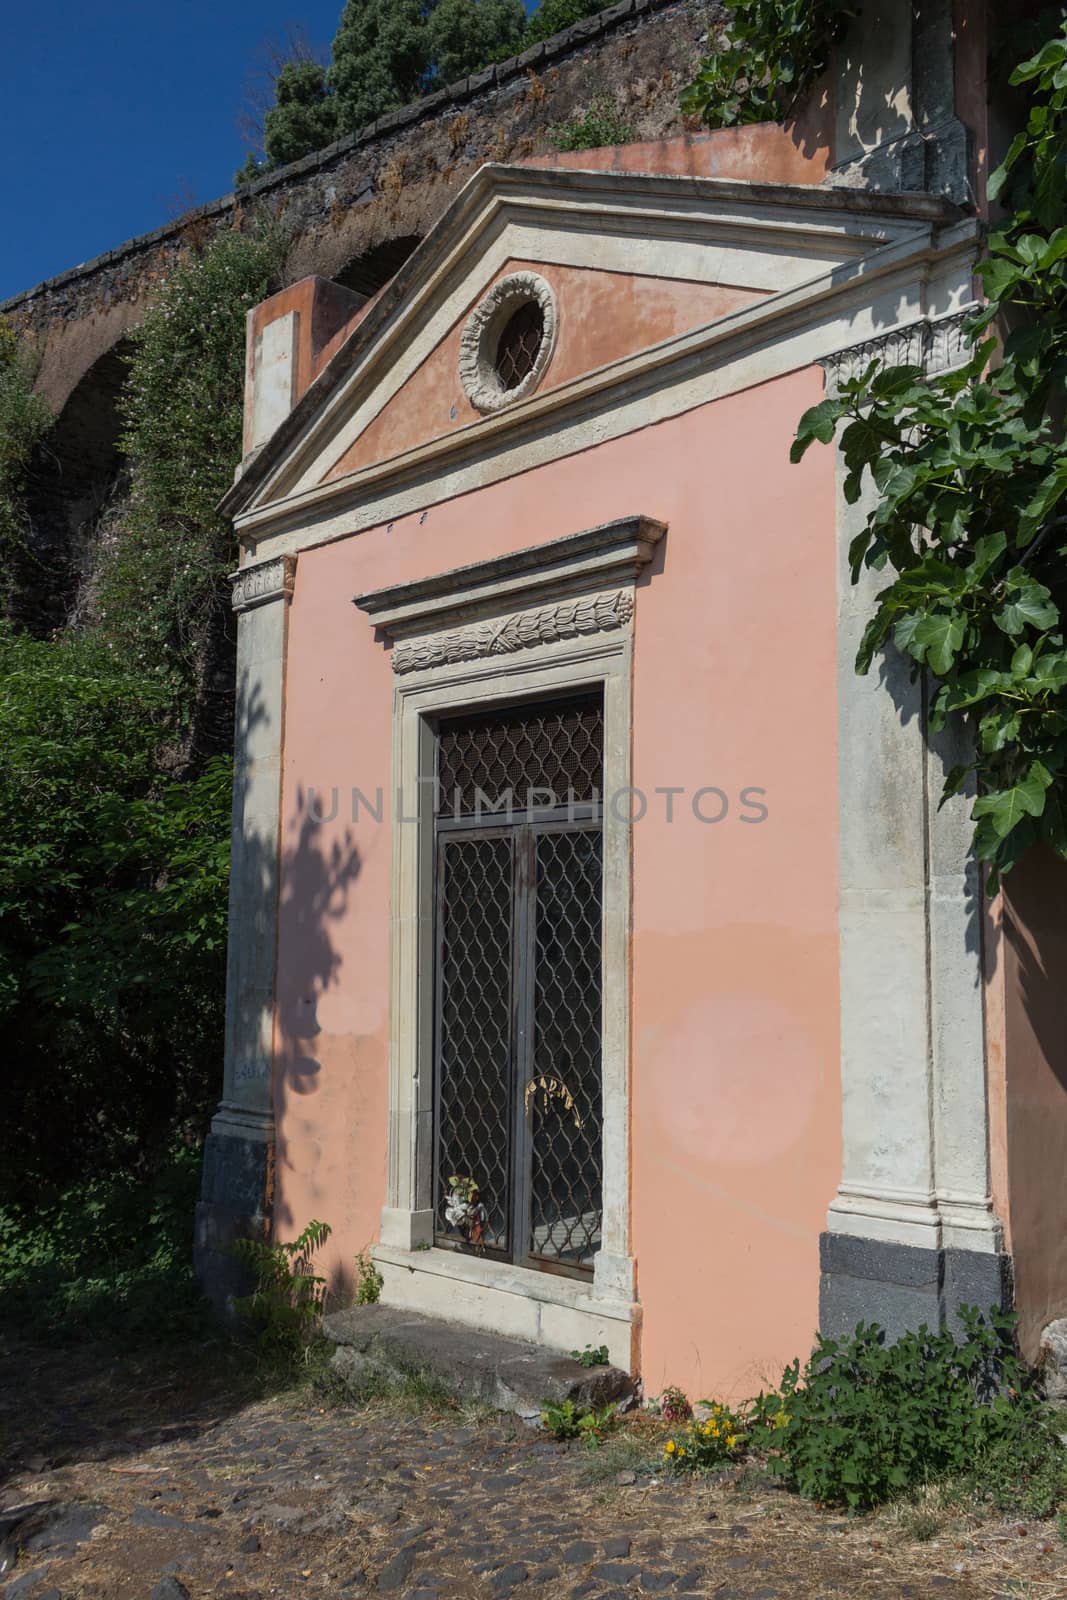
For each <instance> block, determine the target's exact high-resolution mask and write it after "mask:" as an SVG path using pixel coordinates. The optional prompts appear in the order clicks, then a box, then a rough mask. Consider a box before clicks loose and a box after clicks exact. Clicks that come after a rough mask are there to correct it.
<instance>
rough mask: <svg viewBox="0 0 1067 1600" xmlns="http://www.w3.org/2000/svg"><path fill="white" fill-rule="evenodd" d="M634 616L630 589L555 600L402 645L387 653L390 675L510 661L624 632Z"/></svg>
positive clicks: (407, 641) (408, 641)
mask: <svg viewBox="0 0 1067 1600" xmlns="http://www.w3.org/2000/svg"><path fill="white" fill-rule="evenodd" d="M633 614H634V597H633V591H632V589H616V590H614V591H613V592H611V593H608V594H596V595H586V596H585V597H584V598H582V599H578V600H559V601H557V602H556V603H555V604H554V605H547V606H540V607H538V608H537V609H535V610H532V611H515V612H513V613H512V614H511V615H510V616H507V617H502V618H500V619H499V620H496V621H493V622H479V623H475V624H473V625H472V626H471V627H469V628H458V629H456V630H454V631H453V632H451V633H439V634H431V635H429V636H428V637H424V638H421V639H411V640H404V641H401V642H400V643H399V644H397V645H396V646H395V647H394V649H393V656H392V661H393V671H394V672H417V671H419V670H420V669H422V668H424V667H440V666H445V665H446V664H447V663H449V662H453V661H475V660H477V659H478V658H479V657H482V656H500V655H514V654H515V652H516V651H519V650H528V649H531V648H532V647H533V646H535V645H539V644H554V643H555V642H556V640H557V639H573V638H575V637H577V636H578V635H580V634H590V633H610V632H611V631H613V630H614V629H616V628H624V627H626V626H627V624H628V623H629V622H630V621H631V620H632V618H633Z"/></svg>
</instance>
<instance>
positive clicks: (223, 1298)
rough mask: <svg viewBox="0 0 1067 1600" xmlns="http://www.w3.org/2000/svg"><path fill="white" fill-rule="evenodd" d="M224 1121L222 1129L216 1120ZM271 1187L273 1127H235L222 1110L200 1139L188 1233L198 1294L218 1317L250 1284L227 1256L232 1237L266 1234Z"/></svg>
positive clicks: (229, 1309)
mask: <svg viewBox="0 0 1067 1600" xmlns="http://www.w3.org/2000/svg"><path fill="white" fill-rule="evenodd" d="M219 1122H223V1123H224V1124H226V1127H225V1131H223V1130H222V1129H220V1128H218V1126H217V1124H218V1123H219ZM273 1189H274V1139H273V1129H272V1128H271V1127H269V1126H268V1125H266V1124H264V1125H262V1126H259V1127H256V1128H251V1127H250V1128H248V1129H247V1130H245V1131H239V1130H238V1129H236V1128H235V1127H234V1126H233V1124H232V1122H231V1120H230V1119H229V1118H228V1117H227V1116H226V1115H225V1113H224V1112H223V1113H222V1114H220V1116H219V1117H216V1119H215V1123H213V1124H212V1129H211V1132H210V1133H209V1134H208V1136H207V1139H206V1140H205V1142H204V1172H203V1178H202V1180H201V1188H200V1202H199V1204H198V1206H197V1208H196V1223H195V1231H194V1236H193V1270H194V1272H195V1274H196V1280H197V1283H198V1284H199V1285H200V1290H201V1293H202V1294H203V1295H204V1296H205V1298H206V1299H207V1300H209V1301H210V1302H211V1304H212V1306H213V1307H214V1308H215V1310H216V1311H217V1312H218V1313H219V1315H220V1316H223V1317H227V1318H228V1317H231V1316H232V1315H233V1301H234V1299H235V1297H236V1296H239V1295H242V1294H247V1293H249V1291H250V1290H251V1288H252V1285H251V1283H250V1282H249V1275H248V1272H247V1270H246V1269H245V1268H244V1267H242V1265H241V1263H240V1262H239V1261H237V1260H236V1259H235V1258H234V1257H233V1256H232V1255H231V1254H230V1247H231V1246H232V1245H233V1243H234V1241H235V1240H236V1239H242V1238H254V1237H256V1236H259V1237H261V1238H263V1237H266V1235H267V1234H268V1232H269V1230H270V1218H271V1199H272V1194H273Z"/></svg>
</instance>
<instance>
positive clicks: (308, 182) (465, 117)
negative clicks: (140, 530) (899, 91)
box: [0, 0, 720, 414]
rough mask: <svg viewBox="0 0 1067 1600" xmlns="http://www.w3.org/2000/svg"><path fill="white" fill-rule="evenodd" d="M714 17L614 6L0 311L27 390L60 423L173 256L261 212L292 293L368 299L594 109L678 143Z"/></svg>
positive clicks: (626, 0)
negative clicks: (491, 176)
mask: <svg viewBox="0 0 1067 1600" xmlns="http://www.w3.org/2000/svg"><path fill="white" fill-rule="evenodd" d="M719 11H720V8H719V7H718V6H717V5H714V4H712V5H703V4H699V3H696V0H620V3H619V4H617V5H614V6H612V7H610V8H609V9H608V10H606V11H602V12H601V13H600V14H599V15H597V16H594V17H590V18H588V19H586V20H585V21H583V22H579V23H576V24H575V25H574V26H573V27H571V28H568V29H566V30H565V31H564V32H562V33H560V34H557V35H556V36H555V37H554V38H552V39H550V40H548V41H547V42H545V43H543V44H537V45H534V46H533V47H532V48H531V49H529V50H527V51H526V52H524V54H522V55H521V56H518V57H516V58H514V59H512V60H509V61H505V62H502V63H500V64H498V65H496V66H493V67H489V68H487V69H486V70H485V71H484V72H481V73H478V74H476V75H475V76H474V77H470V78H465V79H463V80H462V81H461V82H459V83H456V84H452V85H450V86H449V87H448V88H447V89H443V90H441V91H440V92H439V93H437V94H433V95H430V96H428V97H427V98H425V99H423V100H420V101H418V102H416V103H415V104H413V105H410V106H407V107H405V108H404V109H403V110H401V111H396V112H391V113H390V114H389V115H387V116H384V117H380V118H379V119H378V120H377V122H375V123H373V124H372V125H371V126H370V127H369V128H365V129H363V130H362V132H360V133H357V134H353V135H349V136H348V137H346V138H344V139H341V140H338V141H337V143H336V144H333V145H330V146H328V148H327V149H325V150H322V151H318V152H317V153H315V154H314V155H311V156H307V157H305V159H304V160H302V161H297V162H294V163H292V164H291V165H290V166H287V167H283V168H281V169H279V170H278V171H277V172H274V173H271V174H269V175H268V176H266V177H263V178H260V179H259V180H258V181H257V182H255V183H253V184H250V185H247V186H245V187H243V188H241V189H238V190H237V191H236V192H235V193H233V194H228V195H224V196H223V197H222V198H221V199H219V200H216V201H213V202H212V203H211V204H209V205H205V206H201V207H199V208H198V209H197V210H195V211H191V212H189V213H187V214H186V215H185V216H182V217H179V218H178V219H177V220H176V221H174V222H172V223H169V224H168V225H167V226H166V227H163V228H158V229H156V230H155V232H153V233H149V234H144V235H141V236H140V237H139V238H135V239H131V240H129V241H127V242H126V243H125V244H121V245H119V246H118V247H117V248H116V249H114V250H111V251H108V252H107V253H106V254H104V255H102V256H98V257H96V259H95V260H93V261H88V262H86V263H84V264H83V265H81V266H77V267H74V268H73V269H72V270H70V271H69V272H64V273H61V274H60V275H59V276H58V277H55V278H50V279H48V280H47V281H46V282H44V283H42V284H38V285H37V286H36V287H35V288H33V289H30V290H28V291H27V292H26V293H24V294H21V295H16V296H14V297H13V298H12V299H9V300H7V301H4V302H2V303H0V314H2V315H4V316H6V317H7V318H8V319H9V320H10V321H11V322H12V323H13V324H14V326H15V327H16V328H17V329H18V330H19V331H20V332H22V333H25V334H27V335H30V336H32V337H33V338H34V339H35V340H36V341H37V344H38V349H39V352H40V358H41V364H40V370H39V376H38V381H37V387H38V389H39V390H40V392H41V393H42V394H43V395H44V396H45V398H46V399H47V400H48V402H49V404H50V405H51V407H52V409H53V410H54V411H55V412H56V413H57V414H58V413H60V412H61V411H62V410H63V407H64V406H65V405H66V404H67V401H68V400H69V399H70V397H71V396H72V394H73V393H74V391H75V389H76V388H77V387H78V385H79V384H80V383H82V381H83V380H84V379H85V377H86V375H87V374H89V373H91V371H92V370H93V368H94V367H95V365H96V363H97V362H99V361H100V359H101V357H103V356H104V355H106V353H107V352H108V351H110V350H111V349H113V347H114V346H115V345H117V344H118V342H119V341H120V340H121V339H122V338H123V337H124V335H125V334H127V333H128V332H129V330H130V328H131V327H134V326H135V325H136V324H137V322H138V320H139V319H140V316H141V314H142V310H143V307H144V304H145V301H146V299H147V297H148V296H149V295H150V294H151V292H152V288H153V286H154V284H155V283H156V282H158V280H159V279H160V277H162V276H163V275H164V274H165V273H166V272H167V270H168V268H169V267H170V266H171V265H172V264H173V262H174V261H175V259H176V258H177V257H178V256H179V255H180V254H181V252H182V251H183V250H185V249H187V248H189V247H190V246H194V245H196V244H197V243H202V242H203V241H204V239H205V238H207V237H209V236H210V235H211V233H213V232H214V231H216V230H217V229H220V228H225V227H229V226H232V225H234V224H237V225H238V226H239V225H240V224H241V222H242V221H243V220H245V219H247V218H248V217H249V216H250V215H252V214H253V213H254V212H255V211H257V210H259V209H266V210H268V211H269V212H271V213H272V214H273V215H274V216H275V217H279V218H281V219H283V221H284V222H285V223H286V224H287V225H288V226H289V227H290V228H291V229H292V246H291V249H290V252H289V257H288V261H287V267H286V277H287V279H288V281H295V280H296V279H298V278H301V277H304V276H305V275H307V274H308V273H311V272H317V273H319V274H321V275H322V276H323V277H327V278H337V279H338V280H339V281H341V282H343V283H345V284H347V285H348V286H349V287H351V288H357V289H360V290H361V291H362V292H364V293H369V292H373V291H374V290H375V289H377V288H379V287H380V286H381V284H382V283H384V282H385V281H387V279H388V278H389V277H391V276H392V274H393V272H395V270H396V268H397V267H398V266H399V265H400V264H401V263H402V261H403V260H404V259H405V257H406V256H407V254H408V253H409V252H410V250H411V249H412V248H413V247H414V245H415V244H416V243H417V242H418V240H419V239H420V238H421V237H422V236H423V235H424V234H425V233H426V231H427V229H428V228H430V227H431V226H432V225H433V223H434V222H435V221H436V219H437V218H438V217H439V216H440V215H441V213H442V212H443V211H444V209H445V207H446V206H447V205H448V203H449V201H450V200H451V199H452V198H453V196H454V195H455V194H456V192H457V190H458V189H459V188H460V187H461V186H462V185H463V183H464V182H465V181H466V180H467V178H469V177H470V175H471V173H472V172H474V171H475V170H476V169H477V168H478V167H479V166H481V165H482V164H483V163H484V162H486V161H513V160H522V159H524V158H526V157H529V156H532V155H537V154H541V153H544V152H547V151H550V150H552V149H553V148H554V142H553V139H552V132H553V130H554V129H555V128H556V127H557V126H558V125H559V124H560V123H561V122H563V121H566V120H567V119H568V118H570V117H572V116H574V115H576V114H580V113H581V112H583V111H584V110H586V109H588V107H589V106H590V104H591V103H592V101H593V100H594V99H596V98H597V97H598V96H601V95H603V96H606V97H608V98H609V99H610V100H612V101H613V102H614V104H615V105H616V106H617V108H618V110H619V112H620V113H621V114H622V115H623V117H624V118H625V119H626V121H627V122H629V123H630V124H631V126H632V128H633V130H634V134H635V136H636V137H638V138H654V137H659V136H662V135H664V134H670V133H676V132H679V131H680V130H681V121H680V116H679V112H678V95H679V91H680V89H681V88H682V87H683V86H684V84H685V83H686V82H687V81H688V79H689V77H690V76H691V73H692V68H693V65H694V63H695V61H696V60H697V58H698V56H699V54H700V44H701V41H702V40H703V38H704V37H705V35H706V33H707V31H708V28H709V26H713V25H714V23H715V21H716V20H717V18H718V15H719Z"/></svg>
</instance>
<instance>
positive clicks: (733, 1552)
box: [0, 1340, 1067, 1600]
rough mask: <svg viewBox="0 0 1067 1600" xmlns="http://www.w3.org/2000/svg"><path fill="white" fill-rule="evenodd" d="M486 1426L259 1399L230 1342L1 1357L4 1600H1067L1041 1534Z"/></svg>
mask: <svg viewBox="0 0 1067 1600" xmlns="http://www.w3.org/2000/svg"><path fill="white" fill-rule="evenodd" d="M652 1426H653V1425H652V1424H651V1423H647V1424H642V1423H638V1424H637V1425H636V1427H633V1426H631V1427H628V1428H626V1429H625V1430H623V1431H622V1432H620V1434H619V1435H617V1436H616V1437H615V1438H613V1439H612V1440H610V1441H609V1443H608V1444H607V1445H606V1446H604V1447H603V1448H602V1449H600V1450H597V1451H589V1450H587V1449H585V1448H583V1447H581V1446H577V1445H560V1444H556V1443H554V1442H553V1441H551V1440H549V1439H547V1438H545V1436H544V1435H539V1434H537V1433H531V1432H529V1431H527V1430H525V1429H524V1428H522V1427H521V1426H520V1425H519V1424H513V1423H512V1422H510V1421H508V1420H502V1419H500V1418H498V1417H485V1416H474V1415H469V1414H465V1413H462V1412H460V1411H457V1410H454V1409H451V1408H449V1407H448V1406H444V1407H442V1406H436V1407H435V1406H432V1405H427V1404H421V1405H416V1404H414V1403H413V1402H411V1401H408V1402H404V1403H401V1402H400V1401H391V1402H387V1401H376V1402H374V1403H373V1404H370V1405H367V1406H364V1407H359V1408H344V1407H337V1406H331V1407H323V1406H321V1405H320V1404H318V1403H316V1402H315V1401H314V1399H313V1398H311V1397H310V1396H309V1394H308V1393H307V1392H306V1391H304V1392H303V1393H300V1392H297V1393H295V1394H294V1393H289V1394H283V1395H273V1396H270V1397H268V1398H264V1397H263V1396H262V1394H258V1395H257V1394H256V1393H254V1392H253V1391H252V1389H251V1386H250V1384H249V1383H247V1382H246V1381H244V1380H243V1379H241V1378H240V1377H239V1376H238V1369H237V1367H236V1366H235V1364H234V1361H233V1357H232V1355H231V1354H230V1353H229V1352H228V1351H227V1349H226V1348H225V1347H224V1346H222V1345H219V1346H218V1347H210V1346H209V1347H207V1348H206V1349H202V1350H201V1349H198V1350H192V1351H189V1350H185V1351H181V1352H170V1353H169V1354H163V1353H159V1352H157V1353H156V1354H154V1355H151V1356H144V1357H142V1358H139V1359H134V1358H130V1357H125V1358H119V1357H116V1356H114V1355H113V1354H109V1353H108V1352H107V1350H106V1349H103V1348H101V1347H97V1346H86V1347H83V1348H75V1349H57V1350H46V1349H41V1348H39V1347H35V1346H31V1345H27V1344H24V1343H19V1342H16V1341H10V1340H9V1341H7V1342H3V1341H0V1540H2V1542H0V1594H2V1596H3V1597H4V1600H16V1597H18V1600H83V1597H84V1600H90V1597H91V1600H105V1597H106V1600H184V1597H186V1596H189V1597H191V1600H202V1597H206V1596H227V1597H229V1600H267V1597H268V1596H287V1597H288V1596H297V1595H301V1594H308V1595H330V1596H339V1597H351V1596H354V1597H364V1596H366V1597H370V1596H372V1595H374V1594H382V1595H387V1596H395V1597H396V1600H466V1597H471V1600H512V1597H514V1600H541V1597H544V1600H556V1597H562V1596H566V1597H567V1600H585V1597H589V1600H636V1597H637V1596H640V1595H648V1594H661V1595H664V1596H667V1597H670V1600H679V1597H681V1596H696V1595H699V1596H714V1597H715V1600H814V1597H816V1596H823V1595H826V1596H842V1597H846V1600H852V1597H855V1600H898V1597H904V1596H909V1597H915V1600H978V1597H994V1596H1001V1597H1008V1596H1013V1597H1019V1596H1029V1597H1033V1600H1039V1597H1040V1600H1045V1597H1048V1600H1052V1597H1053V1596H1062V1597H1067V1544H1065V1543H1064V1542H1063V1541H1062V1540H1061V1539H1060V1537H1059V1536H1058V1534H1057V1531H1056V1527H1055V1525H1054V1524H1049V1523H1034V1524H1027V1523H1021V1522H1011V1521H1007V1522H1006V1521H993V1520H988V1519H986V1520H979V1519H976V1518H975V1517H973V1516H970V1515H968V1514H967V1513H966V1511H964V1510H955V1511H953V1512H951V1513H949V1512H946V1511H945V1510H944V1509H942V1508H939V1507H937V1506H933V1507H929V1508H923V1507H918V1508H916V1507H914V1506H913V1507H909V1508H906V1509H904V1510H900V1509H897V1510H892V1511H886V1512H882V1513H879V1514H878V1515H876V1516H871V1517H865V1518H855V1519H849V1518H846V1517H842V1516H841V1515H839V1514H834V1513H829V1512H825V1511H819V1510H817V1509H816V1508H814V1507H812V1506H810V1505H807V1504H805V1503H804V1502H802V1501H800V1500H798V1499H797V1498H796V1497H795V1496H792V1495H790V1494H787V1493H785V1492H783V1491H781V1490H779V1489H776V1488H775V1487H774V1486H773V1484H772V1483H771V1482H770V1481H768V1480H766V1479H764V1478H762V1477H761V1475H760V1474H758V1473H754V1472H749V1473H747V1474H745V1475H743V1476H742V1477H741V1479H740V1481H738V1480H737V1479H736V1478H735V1477H733V1476H726V1477H725V1479H724V1481H717V1482H708V1481H704V1482H699V1483H698V1482H692V1481H679V1480H671V1479H667V1480H663V1479H662V1478H658V1477H657V1475H656V1473H655V1472H654V1471H650V1470H649V1469H648V1467H647V1465H646V1464H645V1463H647V1460H648V1458H649V1452H650V1446H651V1444H652V1441H651V1439H650V1436H649V1430H651V1428H652Z"/></svg>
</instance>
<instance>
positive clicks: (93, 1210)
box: [0, 1149, 207, 1344]
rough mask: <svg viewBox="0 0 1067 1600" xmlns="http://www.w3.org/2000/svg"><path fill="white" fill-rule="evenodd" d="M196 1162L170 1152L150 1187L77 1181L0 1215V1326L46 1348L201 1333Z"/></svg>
mask: <svg viewBox="0 0 1067 1600" xmlns="http://www.w3.org/2000/svg"><path fill="white" fill-rule="evenodd" d="M199 1182H200V1159H199V1156H198V1154H197V1153H196V1152H194V1151H191V1150H187V1149H178V1150H177V1151H173V1152H171V1153H170V1154H169V1155H168V1157H167V1159H166V1160H165V1161H164V1162H163V1163H162V1165H161V1166H160V1167H159V1169H158V1170H157V1172H156V1173H155V1174H154V1175H153V1177H152V1178H151V1180H150V1181H147V1182H144V1181H139V1180H137V1179H136V1178H135V1177H133V1176H132V1175H131V1174H129V1173H117V1174H113V1175H111V1176H108V1177H96V1178H90V1179H86V1180H84V1181H82V1182H81V1183H79V1184H77V1185H75V1186H74V1187H73V1188H70V1189H68V1190H66V1191H64V1192H63V1193H62V1194H60V1195H58V1196H57V1197H56V1198H55V1199H53V1200H50V1201H49V1200H42V1201H38V1202H37V1203H35V1204H31V1203H29V1202H27V1201H24V1202H21V1203H5V1204H3V1205H0V1316H2V1319H3V1322H4V1325H5V1326H6V1327H7V1328H8V1329H9V1330H10V1329H14V1330H16V1331H19V1332H23V1333H26V1334H35V1335H38V1336H40V1335H41V1334H47V1336H48V1337H49V1339H50V1340H53V1341H54V1340H56V1339H78V1338H82V1337H84V1336H85V1335H86V1334H93V1335H101V1334H106V1335H107V1336H108V1338H109V1339H110V1340H111V1341H112V1342H115V1341H118V1342H120V1343H129V1344H141V1343H144V1342H146V1341H150V1342H153V1343H155V1342H168V1341H171V1340H173V1341H179V1340H182V1339H186V1338H188V1337H190V1335H191V1334H193V1333H196V1332H200V1331H202V1329H203V1328H204V1327H205V1326H206V1322H207V1314H206V1309H205V1307H204V1306H203V1303H202V1302H201V1300H200V1298H199V1296H198V1294H197V1290H196V1286H195V1284H194V1282H193V1274H192V1229H193V1208H194V1205H195V1201H196V1195H197V1190H198V1187H199Z"/></svg>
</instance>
